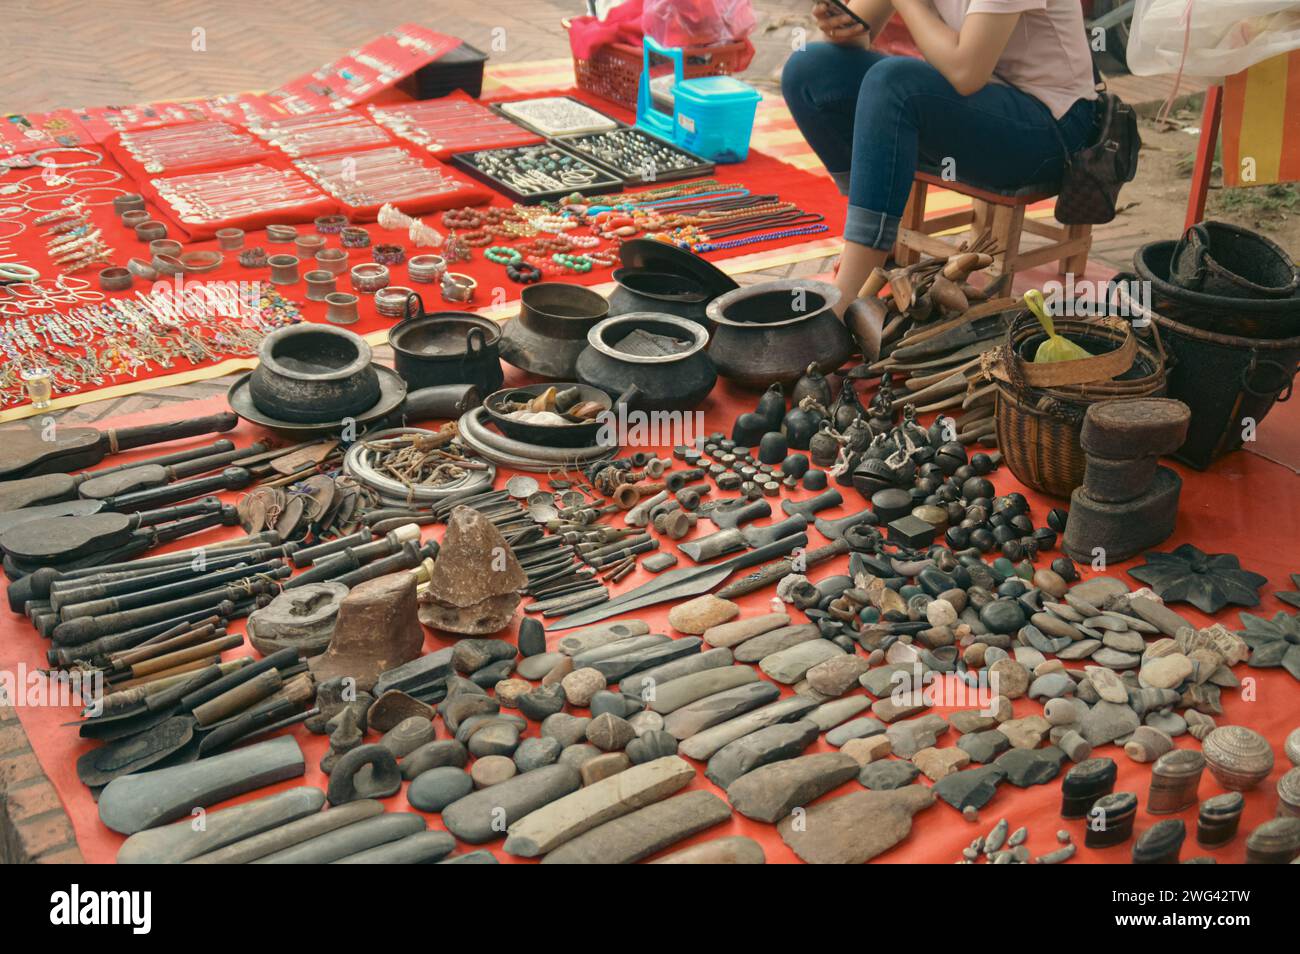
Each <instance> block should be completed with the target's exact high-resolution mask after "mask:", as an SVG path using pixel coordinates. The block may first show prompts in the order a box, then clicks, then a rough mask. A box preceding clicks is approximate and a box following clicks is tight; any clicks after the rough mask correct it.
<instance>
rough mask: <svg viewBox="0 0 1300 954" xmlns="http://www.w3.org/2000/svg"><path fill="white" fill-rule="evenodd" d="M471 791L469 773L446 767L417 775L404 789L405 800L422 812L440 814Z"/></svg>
mask: <svg viewBox="0 0 1300 954" xmlns="http://www.w3.org/2000/svg"><path fill="white" fill-rule="evenodd" d="M472 791H474V780H473V779H472V778H470V776H469V773H468V772H466V771H465V770H464V769H459V768H454V767H453V766H450V765H446V766H443V767H442V768H434V769H429V770H428V771H427V772H422V773H421V774H419V775H417V776H416V777H415V780H414V781H412V782H411V784H410V785H409V786H408V787H407V789H406V800H407V801H408V802H410V803H411V807H412V808H418V809H419V810H420V811H422V812H440V811H442V810H443V809H444V808H446V807H447V806H448V805H450V804H451V803H452V802H454V801H456V800H457V799H461V798H464V797H465V796H466V795H468V794H469V793H470V792H472Z"/></svg>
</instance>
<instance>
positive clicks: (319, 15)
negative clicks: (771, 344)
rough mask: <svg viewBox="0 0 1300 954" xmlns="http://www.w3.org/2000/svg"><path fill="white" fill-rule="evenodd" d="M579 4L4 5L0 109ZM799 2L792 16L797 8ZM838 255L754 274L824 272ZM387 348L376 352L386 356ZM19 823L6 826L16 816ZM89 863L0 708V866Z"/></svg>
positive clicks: (510, 36) (217, 74)
mask: <svg viewBox="0 0 1300 954" xmlns="http://www.w3.org/2000/svg"><path fill="white" fill-rule="evenodd" d="M754 7H755V10H756V12H757V13H758V17H759V27H758V30H757V31H756V33H755V34H754V36H753V40H754V43H755V46H756V47H757V54H756V56H755V58H754V62H753V63H752V64H751V66H750V69H749V71H748V73H747V74H746V79H748V80H750V81H751V82H753V83H755V84H757V85H760V86H763V87H765V88H767V89H773V88H775V87H776V82H777V78H778V77H779V74H780V67H781V64H782V63H783V62H784V61H785V58H786V56H787V55H788V52H789V49H790V37H791V33H790V30H791V29H792V28H793V27H797V26H800V25H802V24H803V22H804V21H803V20H802V19H801V17H802V11H803V9H804V7H802V6H800V5H794V4H790V3H788V2H786V0H754ZM580 8H581V4H580V3H579V2H578V0H568V2H562V0H511V2H508V3H507V2H504V0H432V2H423V3H412V2H410V0H366V2H364V3H351V2H349V3H342V2H331V3H321V2H320V0H277V2H275V3H268V2H266V0H220V2H218V3H214V2H211V0H98V2H96V3H94V4H89V3H87V2H86V0H0V18H2V20H3V25H2V27H0V110H3V111H4V112H22V111H37V110H46V109H53V108H57V107H61V106H89V105H104V104H130V103H141V102H149V101H154V100H160V99H175V98H186V97H200V96H212V95H219V94H222V93H229V92H237V91H242V90H256V89H264V88H268V87H271V86H274V85H276V84H277V83H279V82H281V81H282V80H284V79H286V78H288V77H291V76H295V75H297V74H299V73H302V72H305V71H308V70H310V69H313V68H314V67H316V66H318V65H320V64H321V63H324V62H327V61H329V60H331V59H333V58H335V57H336V56H338V55H339V54H340V52H342V51H344V50H347V49H349V48H350V47H353V46H356V45H358V44H360V43H363V42H365V41H366V40H368V39H370V38H371V37H373V36H375V35H376V34H378V33H382V32H383V31H385V30H389V29H391V28H393V27H395V26H397V25H398V24H400V23H403V22H407V21H412V20H414V21H419V22H421V23H424V24H427V25H428V26H431V27H433V28H434V29H437V30H441V31H443V32H446V33H451V34H454V35H457V36H460V37H462V38H464V39H465V40H466V41H468V42H469V43H472V44H474V45H475V46H477V47H479V48H480V49H483V50H488V51H491V55H492V61H493V62H495V63H503V62H508V63H517V62H525V61H530V60H541V59H555V58H559V57H567V56H568V55H569V47H568V40H567V34H566V32H565V29H564V27H563V25H562V23H561V20H562V19H563V18H564V17H565V16H569V15H572V14H573V13H574V12H575V11H577V10H579V9H580ZM792 10H794V11H798V12H795V13H792V12H791V11H792ZM1113 85H1115V86H1116V87H1117V88H1119V90H1120V92H1121V94H1122V95H1124V97H1125V98H1126V99H1127V100H1129V101H1130V102H1135V103H1144V102H1145V103H1148V104H1155V103H1158V102H1159V101H1160V100H1162V99H1163V98H1164V96H1165V95H1166V94H1167V84H1165V83H1164V82H1162V81H1146V80H1135V79H1132V78H1130V79H1127V80H1123V81H1121V82H1120V83H1118V84H1113ZM1141 233H1142V228H1141V225H1140V223H1139V222H1138V221H1137V220H1135V219H1132V218H1130V219H1125V218H1123V217H1121V219H1120V220H1118V222H1117V223H1115V224H1114V225H1112V226H1106V227H1102V228H1099V229H1097V230H1096V232H1095V245H1094V255H1095V256H1096V257H1099V258H1101V259H1102V260H1104V261H1107V262H1109V263H1111V264H1114V263H1124V262H1126V261H1127V260H1128V259H1129V258H1131V255H1132V250H1133V248H1135V247H1136V245H1137V244H1139V243H1140V241H1141V240H1142V239H1141ZM829 267H830V261H829V259H821V260H814V261H808V262H802V263H799V264H797V265H791V266H786V267H783V268H780V269H776V270H773V271H768V272H761V273H755V274H753V275H750V276H745V277H744V279H743V280H745V281H759V280H763V279H767V278H782V277H793V276H801V275H812V274H817V273H821V272H825V271H827V270H828V268H829ZM384 351H385V349H377V353H378V355H379V357H380V358H381V359H383V358H385V357H386V355H385V354H384ZM228 385H229V381H228V380H227V379H217V380H213V381H207V382H202V383H198V384H191V385H185V386H182V387H174V388H167V389H164V390H159V391H150V392H147V393H145V394H140V395H135V396H132V397H126V398H121V399H117V400H111V401H99V402H94V403H90V404H84V405H81V406H80V407H77V408H74V409H72V410H70V411H67V412H63V413H64V414H66V419H67V420H69V421H96V420H100V419H103V418H107V417H115V416H120V415H123V414H131V413H135V412H137V411H142V410H147V409H150V408H154V407H158V406H162V405H166V404H172V403H179V402H182V401H189V400H194V399H197V398H202V397H208V396H210V395H213V394H219V393H224V392H225V390H226V388H227V387H228ZM6 822H7V823H6ZM35 860H39V861H42V862H52V861H80V860H81V854H80V852H79V851H78V849H77V847H76V842H75V840H74V838H73V834H72V829H71V826H70V824H69V823H68V820H67V818H66V817H65V816H64V815H63V812H62V808H61V807H60V805H59V801H58V797H57V795H56V794H55V792H54V788H53V786H52V785H51V784H50V783H49V781H48V780H46V779H45V777H44V775H43V774H42V773H41V771H40V766H39V765H38V764H37V762H36V758H35V756H34V755H33V754H32V751H31V747H30V746H29V745H28V743H27V739H26V737H25V735H24V734H23V732H22V729H21V727H20V726H19V724H18V721H17V717H16V715H15V713H14V711H13V710H12V709H11V708H9V707H7V706H3V705H0V862H18V861H35Z"/></svg>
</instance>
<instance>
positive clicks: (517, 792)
mask: <svg viewBox="0 0 1300 954" xmlns="http://www.w3.org/2000/svg"><path fill="white" fill-rule="evenodd" d="M581 784H582V781H581V779H580V778H579V776H578V770H577V769H575V768H573V767H572V766H569V765H563V764H557V765H548V766H546V767H545V768H539V769H537V770H536V771H534V772H527V773H525V774H523V775H516V776H514V777H513V778H509V779H506V780H505V781H504V782H501V783H499V784H497V785H493V786H491V787H489V788H484V789H480V790H479V791H477V792H474V793H472V794H470V795H466V796H465V797H464V798H462V799H459V800H457V801H455V802H452V803H451V804H450V805H448V806H447V807H446V808H445V809H443V812H442V821H443V824H445V825H446V826H447V830H448V831H450V832H451V833H452V834H453V835H455V836H456V837H457V838H459V839H460V840H461V841H467V842H469V843H470V844H472V845H481V844H483V842H486V841H492V840H493V839H494V838H498V837H500V836H501V835H502V834H503V833H504V829H503V828H502V827H501V826H502V825H503V824H504V825H505V826H509V825H511V824H512V823H513V822H514V821H515V820H516V819H519V818H523V817H524V816H525V815H527V814H528V813H529V812H534V811H536V810H537V809H539V808H541V807H542V806H543V805H546V804H547V803H549V802H553V801H555V799H557V798H562V797H563V796H565V795H568V794H569V793H570V792H574V791H577V790H578V788H579V786H580V785H581Z"/></svg>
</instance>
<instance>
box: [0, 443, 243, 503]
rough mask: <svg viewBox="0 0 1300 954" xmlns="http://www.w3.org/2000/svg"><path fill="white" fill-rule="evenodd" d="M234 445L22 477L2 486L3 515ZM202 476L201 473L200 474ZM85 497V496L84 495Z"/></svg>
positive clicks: (213, 446)
mask: <svg viewBox="0 0 1300 954" xmlns="http://www.w3.org/2000/svg"><path fill="white" fill-rule="evenodd" d="M234 447H235V445H234V444H233V443H231V442H230V441H228V440H219V441H214V442H213V443H211V444H208V445H207V446H205V447H196V448H194V449H193V450H187V451H178V452H177V453H175V454H163V455H162V456H160V457H151V458H149V459H148V460H137V461H134V462H133V463H130V464H119V465H118V466H117V467H107V468H105V469H103V470H88V471H84V472H82V473H80V474H45V475H43V476H40V477H23V478H21V479H18V480H7V481H3V482H0V512H3V511H6V510H21V509H22V508H23V507H35V506H38V505H40V504H47V503H57V502H59V501H60V500H69V499H71V498H73V497H75V496H77V493H78V491H79V490H80V489H81V488H82V487H83V486H84V485H85V484H87V483H94V482H95V481H97V480H99V479H101V478H106V477H107V476H108V475H110V474H119V473H126V472H130V471H133V470H136V469H137V468H142V467H149V466H166V465H168V464H181V463H184V462H186V461H191V460H195V459H197V458H200V457H207V456H208V455H210V454H220V453H223V452H225V451H230V450H233V449H234ZM200 473H201V471H200ZM83 496H86V495H85V494H84V493H83Z"/></svg>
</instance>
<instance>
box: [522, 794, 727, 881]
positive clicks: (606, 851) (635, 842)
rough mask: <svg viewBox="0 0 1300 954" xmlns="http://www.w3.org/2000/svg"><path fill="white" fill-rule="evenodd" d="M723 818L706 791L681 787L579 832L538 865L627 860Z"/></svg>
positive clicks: (722, 808) (721, 805) (722, 806)
mask: <svg viewBox="0 0 1300 954" xmlns="http://www.w3.org/2000/svg"><path fill="white" fill-rule="evenodd" d="M729 818H731V809H730V808H729V807H728V806H727V803H726V802H724V801H723V800H722V799H720V798H718V796H716V795H714V794H713V793H712V792H705V791H694V792H684V793H682V794H681V795H674V796H673V797H672V798H666V799H664V800H663V801H659V802H655V803H654V804H651V805H647V806H646V807H645V808H642V809H639V810H637V811H634V812H631V813H630V814H627V815H623V816H621V817H619V818H615V819H613V820H612V821H607V822H605V823H604V824H603V825H598V826H597V827H595V828H593V829H591V831H588V832H584V833H583V834H581V835H579V836H578V837H576V838H574V839H572V840H570V841H567V842H565V843H564V844H562V845H560V847H559V848H557V849H555V850H554V851H552V852H551V853H550V854H548V855H547V856H546V857H545V858H543V859H542V864H607V865H626V864H633V863H635V862H637V861H640V860H641V859H642V858H645V857H647V856H649V855H652V854H654V853H655V852H657V851H662V850H663V849H664V848H667V847H668V846H669V845H673V844H676V843H677V842H679V841H681V840H682V839H683V838H689V837H690V836H691V835H694V834H696V833H698V832H701V831H704V830H705V829H708V828H712V827H713V826H714V825H718V824H721V823H722V822H724V821H727V820H728V819H729Z"/></svg>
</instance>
